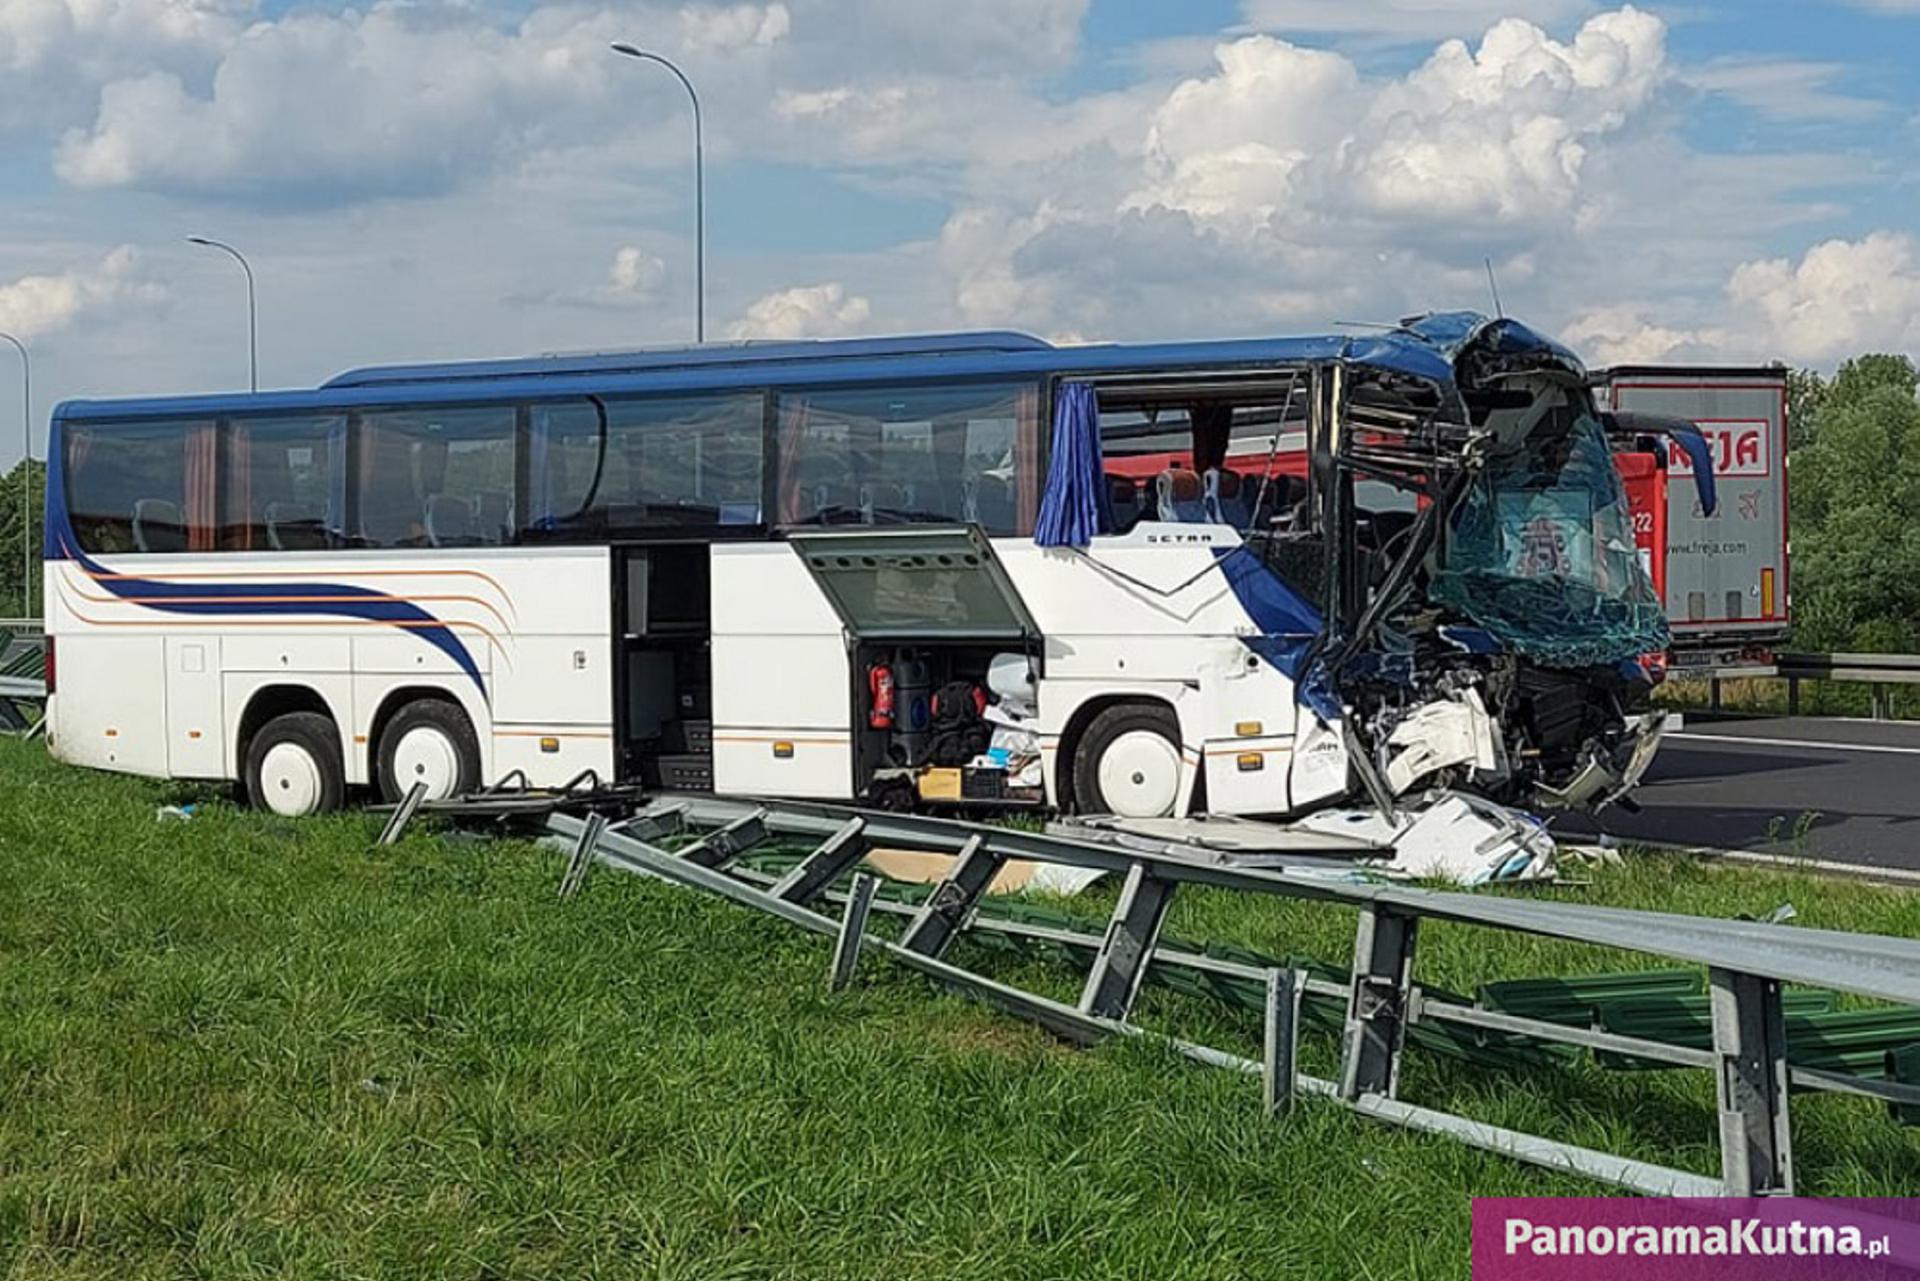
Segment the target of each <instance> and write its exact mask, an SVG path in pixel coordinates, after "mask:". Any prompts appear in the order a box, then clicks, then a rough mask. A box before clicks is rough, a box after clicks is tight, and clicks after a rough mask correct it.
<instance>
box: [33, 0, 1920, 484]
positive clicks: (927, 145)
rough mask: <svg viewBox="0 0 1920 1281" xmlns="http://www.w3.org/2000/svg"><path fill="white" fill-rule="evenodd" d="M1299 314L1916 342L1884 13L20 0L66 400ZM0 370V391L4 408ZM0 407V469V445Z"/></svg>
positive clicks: (1910, 91)
mask: <svg viewBox="0 0 1920 1281" xmlns="http://www.w3.org/2000/svg"><path fill="white" fill-rule="evenodd" d="M615 38H623V39H630V40H634V41H637V42H639V43H642V44H645V45H647V46H648V47H651V48H656V49H659V50H660V51H662V52H664V53H666V54H668V55H670V56H672V57H674V58H675V59H676V60H678V61H679V62H680V63H681V64H682V65H683V66H685V67H686V69H687V70H688V72H689V73H690V74H691V75H692V76H693V77H694V79H695V81H696V83H698V84H699V86H700V88H701V91H702V95H703V100H704V103H705V109H706V110H705V114H706V126H707V143H708V161H709V166H708V179H709V182H708V235H709V250H708V253H709V263H708V314H709V317H710V322H709V328H710V335H709V336H710V337H716V338H726V337H746V336H791V335H831V334H841V333H854V332H889V331H901V330H912V329H956V328H971V327H985V326H995V327H998V326H1011V327H1016V328H1022V329H1028V330H1031V331H1034V332H1037V333H1041V334H1043V335H1046V336H1049V337H1052V338H1055V339H1058V340H1067V341H1074V340H1096V339H1106V338H1149V337H1185V336H1205V335H1214V334H1219V335H1227V334H1235V335H1238V334H1260V333H1285V332H1303V331H1318V330H1323V329H1325V328H1327V327H1328V326H1329V325H1330V324H1332V323H1333V322H1335V321H1338V320H1344V319H1363V320H1364V319H1382V318H1386V319H1391V318H1393V317H1396V316H1398V315H1400V314H1404V313H1406V312H1409V311H1416V310H1421V309H1425V308H1428V307H1453V306H1462V305H1466V306H1478V305H1482V304H1483V303H1484V300H1485V288H1484V269H1483V268H1482V265H1481V264H1482V260H1483V259H1484V258H1491V259H1492V260H1493V262H1494V265H1495V268H1496V270H1497V272H1498V273H1499V276H1500V279H1501V286H1502V293H1503V295H1504V297H1505V301H1506V304H1507V307H1508V309H1509V310H1510V311H1514V312H1517V313H1520V314H1524V315H1525V316H1527V317H1528V318H1529V319H1530V320H1532V321H1534V322H1535V323H1537V324H1539V325H1541V326H1542V327H1544V328H1547V329H1550V330H1553V331H1555V332H1558V333H1560V334H1562V335H1563V336H1565V337H1567V338H1568V339H1569V340H1570V341H1572V342H1573V344H1574V345H1575V346H1576V347H1578V348H1579V349H1580V350H1581V351H1582V352H1583V353H1584V354H1586V355H1587V356H1588V357H1589V359H1591V360H1593V361H1595V362H1605V361H1610V360H1629V359H1630V360H1649V359H1726V360H1753V359H1782V360H1788V361H1792V362H1796V363H1811V364H1820V365H1830V364H1831V363H1833V362H1834V361H1836V360H1838V359H1841V358H1844V357H1845V356H1847V355H1849V354H1852V353H1854V352H1856V351H1859V350H1865V349H1871V348H1881V349H1885V348H1894V349H1904V350H1913V349H1914V348H1915V347H1920V319H1916V317H1920V245H1917V244H1916V238H1920V226H1916V216H1915V214H1914V212H1913V211H1914V209H1915V208H1916V207H1917V205H1916V196H1920V191H1916V185H1917V183H1920V180H1917V179H1916V177H1915V174H1916V170H1917V168H1920V167H1917V166H1916V163H1915V162H1916V160H1920V77H1916V76H1914V75H1913V74H1912V72H1911V66H1912V64H1913V63H1914V60H1915V55H1916V54H1920V0H1856V2H1854V3H1840V2H1838V0H1836V2H1833V3H1786V2H1784V0H1771V2H1769V3H1750V4H1741V5H1732V4H1713V3H1687V4H1677V5H1649V6H1640V7H1630V6H1622V5H1608V4H1604V3H1588V2H1587V0H1530V2H1529V3H1528V4H1525V5H1520V4H1516V3H1512V0H1507V2H1505V3H1502V2H1501V0H1384V2H1373V3H1368V2H1364V0H1178V2H1176V0H973V2H972V3H970V4H968V5H964V6H955V5H952V4H951V3H944V2H943V3H936V2H934V0H725V2H719V3H714V2H708V0H561V2H543V3H538V4H528V3H524V2H522V3H517V4H513V5H490V4H487V3H484V2H480V3H475V2H472V0H404V2H400V3H396V2H395V0H377V2H376V3H373V4H370V5H363V6H362V7H359V8H348V7H346V6H344V5H338V4H332V3H325V2H323V3H313V4H308V3H297V4H292V3H285V2H283V0H268V2H266V3H253V2H251V0H84V2H83V0H33V2H32V3H30V4H28V3H23V4H16V5H9V6H7V7H6V8H5V9H4V10H0V66H4V67H5V68H6V72H7V74H6V75H5V76H4V77H0V328H4V329H7V330H10V331H12V332H15V333H18V334H20V335H21V336H22V337H23V338H25V339H26V340H27V341H28V342H29V343H30V344H31V345H32V347H33V349H34V352H35V356H36V368H35V373H36V401H37V416H38V417H40V418H41V419H42V420H44V416H45V413H46V411H47V410H48V409H49V408H50V406H51V405H52V403H53V402H54V401H55V400H57V399H60V398H64V397H67V396H80V395H86V396H98V395H116V394H139V393H161V392H171V391H188V390H204V389H209V388H222V387H231V386H233V385H235V383H236V381H237V380H243V379H244V376H245V370H246V356H245V348H244V336H245V317H244V310H243V299H244V294H243V292H242V283H241V280H240V278H239V275H238V271H237V268H236V267H235V266H234V264H233V263H231V262H230V261H229V260H226V259H224V258H222V257H219V256H217V255H214V254H212V253H211V252H209V251H207V250H204V249H198V248H195V247H192V246H190V245H188V244H186V243H185V239H184V238H185V237H186V236H187V235H189V234H205V235H211V236H217V237H221V238H224V239H227V240H231V241H232V242H233V243H235V244H237V245H239V246H241V247H242V249H243V250H245V251H246V252H247V254H248V256H249V258H250V259H251V260H252V262H253V264H254V266H255V269H256V272H257V273H258V275H259V279H260V307H261V317H260V329H261V366H262V376H263V380H264V381H265V382H266V383H267V384H269V385H303V384H311V383H313V382H316V381H319V380H321V379H323V378H325V377H326V376H327V375H328V374H329V373H330V372H332V371H333V370H335V369H337V368H340V367H343V366H347V365H353V364H361V363H367V362H374V361H383V360H400V359H411V358H431V357H443V356H446V357H451V356H479V355H488V354H498V353H515V352H527V351H546V350H567V349H578V348H607V347H618V346H625V345H633V344H641V343H657V342H671V341H679V340H682V339H684V338H686V337H688V336H690V328H691V314H692V287H693V273H692V267H691V258H692V236H691V230H692V204H691V186H690V179H691V173H690V164H689V160H690V154H689V153H690V135H691V125H690V120H689V118H688V115H687V112H686V106H685V99H684V95H683V94H682V92H681V90H680V88H679V86H678V85H677V84H675V83H673V82H672V80H671V79H670V78H669V77H668V76H667V75H666V74H665V73H664V72H663V71H661V70H660V69H659V68H657V67H650V66H647V65H645V64H639V63H633V62H630V61H628V60H624V59H619V58H616V57H615V56H614V55H612V54H611V53H609V52H607V50H606V44H607V41H608V40H610V39H615ZM14 376H15V375H14V374H13V373H12V372H11V370H10V368H9V367H8V365H7V361H6V359H5V358H0V405H11V404H12V403H13V398H12V397H11V396H10V395H9V394H8V393H7V392H6V390H5V387H6V385H7V380H10V379H11V378H12V377H14ZM11 424H12V420H11V417H10V414H0V461H4V460H6V459H8V458H10V457H12V456H14V455H15V454H17V446H16V445H15V443H14V442H15V440H17V428H16V426H14V425H11Z"/></svg>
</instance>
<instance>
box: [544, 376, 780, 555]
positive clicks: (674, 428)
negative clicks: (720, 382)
mask: <svg viewBox="0 0 1920 1281" xmlns="http://www.w3.org/2000/svg"><path fill="white" fill-rule="evenodd" d="M765 440H766V428H765V398H764V397H763V396H762V395H761V394H760V393H758V392H748V393H727V394H720V395H707V396H671V397H648V398H645V399H632V398H629V399H601V398H598V397H595V398H591V399H587V400H579V401H566V402H560V403H556V404H542V405H536V406H534V409H533V430H532V435H531V437H530V440H529V450H530V457H529V459H528V467H527V476H528V484H529V485H530V487H531V488H532V491H533V503H532V513H533V523H534V527H535V528H536V529H567V528H571V527H579V526H589V527H593V528H613V529H633V528H646V527H650V526H652V527H658V526H687V525H757V524H759V523H760V522H761V512H760V492H761V488H760V487H761V460H762V458H763V456H764V453H765Z"/></svg>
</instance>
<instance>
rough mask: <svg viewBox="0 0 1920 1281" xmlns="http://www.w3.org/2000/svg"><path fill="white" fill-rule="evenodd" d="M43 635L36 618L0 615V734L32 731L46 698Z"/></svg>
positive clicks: (43, 707)
mask: <svg viewBox="0 0 1920 1281" xmlns="http://www.w3.org/2000/svg"><path fill="white" fill-rule="evenodd" d="M46 670H47V651H46V638H45V636H44V635H43V634H42V632H41V630H40V620H39V619H37V618H0V733H16V734H17V733H31V732H33V731H34V730H35V729H36V728H37V727H38V726H39V724H40V720H41V716H42V713H43V712H44V709H45V705H46V701H47V682H46Z"/></svg>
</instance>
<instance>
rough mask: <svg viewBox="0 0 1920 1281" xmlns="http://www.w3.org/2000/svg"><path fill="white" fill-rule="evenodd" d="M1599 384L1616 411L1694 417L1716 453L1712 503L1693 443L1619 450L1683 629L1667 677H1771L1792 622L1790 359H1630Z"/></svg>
mask: <svg viewBox="0 0 1920 1281" xmlns="http://www.w3.org/2000/svg"><path fill="white" fill-rule="evenodd" d="M1595 381H1596V397H1597V399H1598V400H1599V401H1600V403H1601V404H1602V405H1603V406H1605V407H1607V408H1610V409H1613V410H1616V411H1626V412H1632V413H1642V414H1660V415H1667V416H1671V417H1676V418H1684V419H1687V420H1688V421H1690V422H1692V423H1693V424H1694V425H1695V426H1696V427H1697V428H1698V429H1699V431H1700V434H1701V435H1702V436H1703V437H1704V438H1705V440H1706V444H1707V446H1708V450H1709V452H1710V453H1711V455H1712V459H1713V475H1714V482H1715V486H1716V488H1717V490H1718V495H1717V497H1718V503H1717V505H1716V507H1715V509H1714V510H1713V511H1712V512H1708V511H1707V510H1706V509H1705V505H1704V503H1703V502H1702V500H1701V495H1700V493H1699V490H1698V487H1697V486H1696V485H1695V483H1694V477H1693V468H1692V465H1691V461H1690V459H1689V458H1688V455H1687V453H1686V451H1685V450H1682V449H1675V448H1659V447H1655V448H1652V449H1634V448H1625V449H1623V450H1622V451H1621V452H1620V453H1619V454H1617V455H1616V461H1617V462H1618V463H1619V465H1620V471H1621V475H1622V476H1623V477H1624V479H1625V480H1626V483H1627V491H1628V496H1629V500H1630V502H1631V503H1632V505H1633V513H1634V534H1635V537H1636V540H1637V541H1638V542H1639V544H1640V547H1641V549H1642V551H1643V553H1645V555H1646V557H1647V561H1648V569H1649V570H1650V571H1651V572H1652V575H1653V581H1654V586H1655V588H1656V589H1657V590H1658V591H1659V592H1660V594H1661V599H1662V600H1664V601H1665V602H1666V607H1667V618H1668V620H1669V621H1670V623H1671V624H1672V627H1673V650H1672V652H1671V654H1670V655H1669V659H1668V673H1669V675H1671V676H1680V677H1688V676H1692V677H1708V676H1764V675H1770V674H1771V673H1772V672H1773V670H1774V666H1773V661H1774V660H1773V655H1774V650H1775V649H1776V648H1777V647H1778V646H1780V645H1781V644H1783V643H1784V642H1785V640H1786V638H1787V627H1788V606H1789V601H1788V594H1787V593H1788V587H1787V550H1788V544H1787V370H1786V368H1785V367H1784V366H1781V365H1765V366H1757V367H1737V368H1736V367H1726V366H1702V365H1622V366H1619V367H1616V368H1613V369H1607V370H1603V371H1601V372H1600V373H1599V374H1597V375H1596V379H1595Z"/></svg>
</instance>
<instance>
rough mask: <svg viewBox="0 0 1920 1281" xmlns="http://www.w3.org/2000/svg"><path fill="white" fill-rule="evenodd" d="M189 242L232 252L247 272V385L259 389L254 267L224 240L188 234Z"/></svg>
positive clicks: (258, 348)
mask: <svg viewBox="0 0 1920 1281" xmlns="http://www.w3.org/2000/svg"><path fill="white" fill-rule="evenodd" d="M187 242H188V243H189V244H195V245H205V246H206V247H207V248H209V249H219V250H223V251H225V252H226V253H229V254H232V255H233V260H234V261H235V262H237V263H239V264H240V270H242V271H244V272H246V273H247V387H248V388H249V390H252V391H259V390H260V326H259V321H258V318H257V315H256V313H255V311H254V304H253V268H252V266H250V265H249V264H248V262H247V259H246V256H245V255H244V254H242V253H241V252H240V251H239V250H238V249H235V248H234V247H233V246H232V245H230V244H227V243H226V242H225V241H223V240H211V239H209V238H207V237H206V236H188V237H187Z"/></svg>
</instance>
